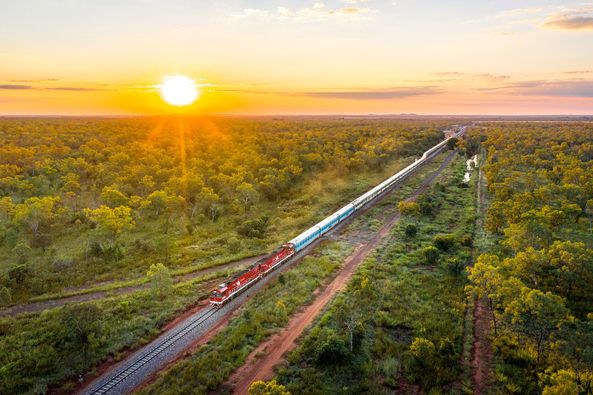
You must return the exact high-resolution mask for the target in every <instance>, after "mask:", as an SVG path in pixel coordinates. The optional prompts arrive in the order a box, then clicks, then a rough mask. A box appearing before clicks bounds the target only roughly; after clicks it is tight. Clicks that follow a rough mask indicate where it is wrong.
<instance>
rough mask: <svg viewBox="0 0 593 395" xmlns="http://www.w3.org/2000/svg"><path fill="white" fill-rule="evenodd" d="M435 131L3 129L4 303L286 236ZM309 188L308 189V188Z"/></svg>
mask: <svg viewBox="0 0 593 395" xmlns="http://www.w3.org/2000/svg"><path fill="white" fill-rule="evenodd" d="M442 126H444V125H443V124H440V123H431V122H401V121H304V120H299V121H281V120H260V121H248V120H231V119H218V120H214V121H207V120H201V119H191V118H188V119H176V118H172V119H163V120H157V119H100V120H97V119H2V120H1V121H0V288H1V290H2V291H1V294H2V300H1V301H0V302H2V303H5V304H6V303H10V302H11V301H20V300H24V299H27V298H29V297H31V296H34V295H39V294H43V293H48V292H59V291H60V290H62V289H63V288H64V287H72V286H77V285H82V284H86V283H89V282H91V281H97V280H111V279H121V278H131V277H134V276H136V277H137V276H141V275H143V274H144V273H145V272H146V270H147V268H148V266H149V265H150V264H151V263H157V262H164V263H166V264H167V265H168V266H169V267H172V268H186V267H188V266H191V265H196V264H200V265H201V266H204V265H208V262H210V261H212V260H216V261H217V262H220V261H221V258H223V257H229V259H230V258H231V257H232V258H236V257H238V256H239V257H240V256H245V255H250V254H254V253H257V252H261V251H262V250H265V249H267V248H268V247H270V246H271V245H272V244H273V243H277V242H279V241H283V240H284V239H285V238H286V237H289V236H293V235H294V234H295V233H296V232H298V230H300V229H303V228H304V227H305V226H307V225H308V224H310V223H311V222H312V221H313V220H315V219H316V218H318V217H319V215H322V214H325V213H327V212H328V211H330V210H331V209H332V208H334V207H335V205H336V203H337V202H340V201H342V200H344V199H348V198H349V197H352V196H354V195H355V194H356V193H358V192H360V191H362V190H363V189H364V188H366V187H367V186H368V184H369V180H372V179H373V178H372V177H371V178H368V177H367V178H366V179H356V178H352V177H353V176H355V175H356V174H358V173H360V174H363V173H365V174H371V175H373V174H374V175H377V174H380V173H382V172H383V171H384V170H385V168H386V167H391V166H393V159H395V158H401V157H407V156H410V155H414V154H418V153H420V152H422V151H423V150H424V149H426V148H427V147H429V146H430V145H432V144H434V143H435V142H437V141H438V140H440V139H441V138H442V135H441V133H440V132H439V127H442ZM313 174H315V179H314V180H313V181H312V180H311V175H313Z"/></svg>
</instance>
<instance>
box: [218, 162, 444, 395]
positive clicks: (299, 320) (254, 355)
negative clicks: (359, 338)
mask: <svg viewBox="0 0 593 395" xmlns="http://www.w3.org/2000/svg"><path fill="white" fill-rule="evenodd" d="M454 157H455V153H452V154H451V155H449V156H448V157H447V159H446V160H445V161H444V162H443V163H442V164H441V166H440V167H439V168H438V170H436V171H435V172H434V173H433V174H431V175H430V176H429V177H427V178H426V179H425V180H424V181H423V182H422V184H421V185H420V186H419V187H418V188H417V189H416V190H415V191H414V192H413V193H412V195H411V196H410V197H408V199H406V200H415V199H416V198H417V197H418V196H419V195H420V194H421V193H423V192H424V191H425V190H426V189H427V188H428V186H429V185H430V184H431V183H433V182H434V180H435V179H436V177H437V176H438V175H439V174H440V173H441V172H442V171H443V170H444V169H445V167H447V165H448V164H449V163H450V162H451V160H453V158H454ZM399 219H400V214H399V212H398V213H395V214H392V215H391V216H389V217H388V218H387V219H386V220H385V222H384V223H383V226H381V228H380V229H379V230H378V231H377V232H376V234H375V235H374V236H373V237H372V238H371V239H370V240H369V241H368V242H366V243H361V244H359V245H358V246H357V247H356V248H355V250H354V252H353V253H352V254H351V255H350V256H349V257H348V258H346V261H345V263H344V266H343V267H342V268H341V269H340V271H339V272H338V274H337V275H336V277H335V278H334V279H333V280H332V281H331V282H330V283H329V284H328V285H327V286H326V287H325V288H324V289H323V290H322V291H321V292H320V293H319V294H318V296H317V297H316V298H315V300H314V301H313V303H312V304H310V305H309V306H307V307H306V308H305V309H304V310H303V311H301V312H300V313H298V314H296V315H295V316H293V317H292V318H291V320H290V321H289V322H288V325H287V326H286V327H285V328H284V329H283V330H282V331H281V332H279V333H277V334H275V335H273V336H272V337H270V338H269V339H268V340H266V341H265V342H263V343H262V344H260V345H259V346H258V347H257V348H256V349H255V350H253V351H252V352H251V354H249V356H248V357H247V360H246V362H245V364H243V366H242V367H240V368H239V369H237V370H236V371H235V372H234V373H233V374H232V375H231V377H230V378H229V379H228V380H227V382H226V383H225V386H230V387H233V388H234V389H233V391H234V392H233V393H235V394H247V393H248V392H249V387H250V386H251V383H252V382H254V381H257V380H268V379H270V378H272V377H273V376H274V367H275V366H276V365H278V363H280V362H281V361H282V360H283V357H284V355H285V354H286V352H288V351H290V350H291V349H292V348H294V346H295V345H296V343H295V341H296V339H297V338H298V337H299V336H300V335H301V333H303V331H304V330H305V329H306V328H307V327H308V326H309V325H310V324H311V323H312V322H313V320H314V319H315V317H317V315H318V314H319V313H320V312H321V311H322V310H323V309H324V308H325V307H326V306H327V305H328V303H329V302H330V301H331V300H332V299H333V297H334V296H335V295H336V294H337V293H338V292H340V291H341V290H343V289H344V288H345V287H346V285H347V284H348V282H349V281H350V279H351V278H352V275H353V274H354V272H355V271H356V269H357V268H358V266H359V265H360V264H361V263H362V262H363V261H364V259H365V258H366V257H367V256H369V254H370V253H371V252H372V251H373V250H374V249H375V248H376V247H377V246H378V245H379V243H380V242H381V241H382V240H383V239H384V238H385V236H387V235H388V234H389V231H390V230H391V229H392V228H393V226H394V225H395V224H396V223H397V222H398V221H399Z"/></svg>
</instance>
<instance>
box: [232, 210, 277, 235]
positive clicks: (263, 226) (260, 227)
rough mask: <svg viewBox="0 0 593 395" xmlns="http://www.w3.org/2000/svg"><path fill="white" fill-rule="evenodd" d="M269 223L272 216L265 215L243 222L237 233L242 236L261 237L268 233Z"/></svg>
mask: <svg viewBox="0 0 593 395" xmlns="http://www.w3.org/2000/svg"><path fill="white" fill-rule="evenodd" d="M269 224H270V218H269V217H268V216H267V215H264V216H262V217H259V218H258V219H254V220H250V221H245V222H243V224H242V225H241V226H240V227H239V229H237V233H239V234H240V235H242V236H246V237H255V238H259V239H261V238H263V237H264V236H265V235H266V232H267V230H268V226H269Z"/></svg>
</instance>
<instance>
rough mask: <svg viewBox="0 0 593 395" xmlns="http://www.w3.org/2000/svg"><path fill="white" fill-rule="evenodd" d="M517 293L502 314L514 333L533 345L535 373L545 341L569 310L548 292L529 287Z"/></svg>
mask: <svg viewBox="0 0 593 395" xmlns="http://www.w3.org/2000/svg"><path fill="white" fill-rule="evenodd" d="M517 291H518V292H514V293H515V295H516V297H515V299H514V300H513V301H512V302H510V303H509V304H508V305H507V307H506V309H505V314H507V315H509V316H510V320H511V324H512V327H513V329H514V330H515V331H517V332H519V333H522V334H524V335H525V336H527V338H529V339H530V340H532V341H533V342H534V343H535V348H536V362H535V369H536V372H537V371H538V369H539V366H540V362H541V359H542V357H543V356H544V354H545V352H546V350H547V345H548V340H549V339H550V336H551V335H552V333H553V332H554V331H556V330H557V329H558V327H559V326H560V323H561V322H562V321H563V320H564V319H566V317H567V313H568V310H567V309H566V307H565V306H564V301H563V300H562V298H561V297H559V296H557V295H554V294H552V293H550V292H546V293H544V292H542V291H540V290H538V289H530V288H528V287H522V288H521V289H520V290H517ZM517 294H518V295H517Z"/></svg>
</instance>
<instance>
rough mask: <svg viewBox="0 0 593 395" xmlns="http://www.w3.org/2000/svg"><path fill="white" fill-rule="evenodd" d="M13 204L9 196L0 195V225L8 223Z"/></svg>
mask: <svg viewBox="0 0 593 395" xmlns="http://www.w3.org/2000/svg"><path fill="white" fill-rule="evenodd" d="M14 209H15V205H14V204H13V203H12V198H11V197H10V196H5V197H0V225H2V224H8V223H9V222H10V220H11V218H12V216H13V214H14Z"/></svg>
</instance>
